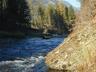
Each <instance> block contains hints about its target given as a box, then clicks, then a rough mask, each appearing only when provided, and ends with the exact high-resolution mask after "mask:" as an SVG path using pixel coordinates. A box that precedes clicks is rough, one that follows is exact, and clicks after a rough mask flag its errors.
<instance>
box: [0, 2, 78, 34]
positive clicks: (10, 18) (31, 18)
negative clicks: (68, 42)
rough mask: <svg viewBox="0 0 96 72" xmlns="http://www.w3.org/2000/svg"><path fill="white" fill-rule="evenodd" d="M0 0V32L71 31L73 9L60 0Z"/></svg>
mask: <svg viewBox="0 0 96 72" xmlns="http://www.w3.org/2000/svg"><path fill="white" fill-rule="evenodd" d="M44 1H47V0H0V18H1V19H0V34H1V35H3V34H5V35H13V34H14V35H22V34H23V35H27V34H32V35H34V34H37V35H40V34H43V33H44V34H47V33H50V34H64V33H65V34H66V33H70V32H71V31H72V26H73V24H74V21H75V18H76V16H75V11H74V8H73V7H72V6H71V5H68V6H67V5H66V4H64V3H63V2H62V1H58V0H57V1H55V2H52V1H47V2H44Z"/></svg>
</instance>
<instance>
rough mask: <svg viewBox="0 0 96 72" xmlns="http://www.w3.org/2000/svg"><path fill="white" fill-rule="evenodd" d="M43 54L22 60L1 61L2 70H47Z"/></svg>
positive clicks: (2, 71)
mask: <svg viewBox="0 0 96 72" xmlns="http://www.w3.org/2000/svg"><path fill="white" fill-rule="evenodd" d="M44 62H45V59H44V57H43V56H38V57H30V58H26V59H22V60H14V61H1V62H0V72H46V71H47V66H46V64H45V63H44Z"/></svg>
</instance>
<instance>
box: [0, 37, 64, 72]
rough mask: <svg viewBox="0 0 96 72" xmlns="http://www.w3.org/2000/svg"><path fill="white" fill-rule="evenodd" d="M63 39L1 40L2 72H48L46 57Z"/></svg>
mask: <svg viewBox="0 0 96 72" xmlns="http://www.w3.org/2000/svg"><path fill="white" fill-rule="evenodd" d="M63 40H64V38H63V37H55V38H50V39H42V38H29V37H27V38H24V39H15V38H3V39H0V72H47V69H48V67H47V66H46V64H45V63H44V61H45V59H44V57H45V56H46V54H47V53H48V52H50V51H51V50H53V49H54V48H55V47H57V46H58V45H59V44H60V43H61V42H62V41H63Z"/></svg>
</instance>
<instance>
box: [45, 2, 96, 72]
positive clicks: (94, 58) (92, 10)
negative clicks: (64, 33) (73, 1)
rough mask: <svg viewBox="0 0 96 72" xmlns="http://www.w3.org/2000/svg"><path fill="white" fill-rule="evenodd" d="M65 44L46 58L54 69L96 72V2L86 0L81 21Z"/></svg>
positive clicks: (73, 71) (82, 8)
mask: <svg viewBox="0 0 96 72" xmlns="http://www.w3.org/2000/svg"><path fill="white" fill-rule="evenodd" d="M76 23H77V24H76V26H75V28H74V30H73V32H72V33H71V34H70V35H69V37H68V38H66V39H65V40H64V43H62V44H60V45H59V46H58V47H57V48H56V49H54V50H53V51H52V52H50V53H49V54H48V55H47V56H46V63H47V65H48V66H49V67H50V68H52V69H58V70H68V71H71V72H96V0H84V1H83V4H82V7H81V13H80V17H79V21H78V22H76Z"/></svg>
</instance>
